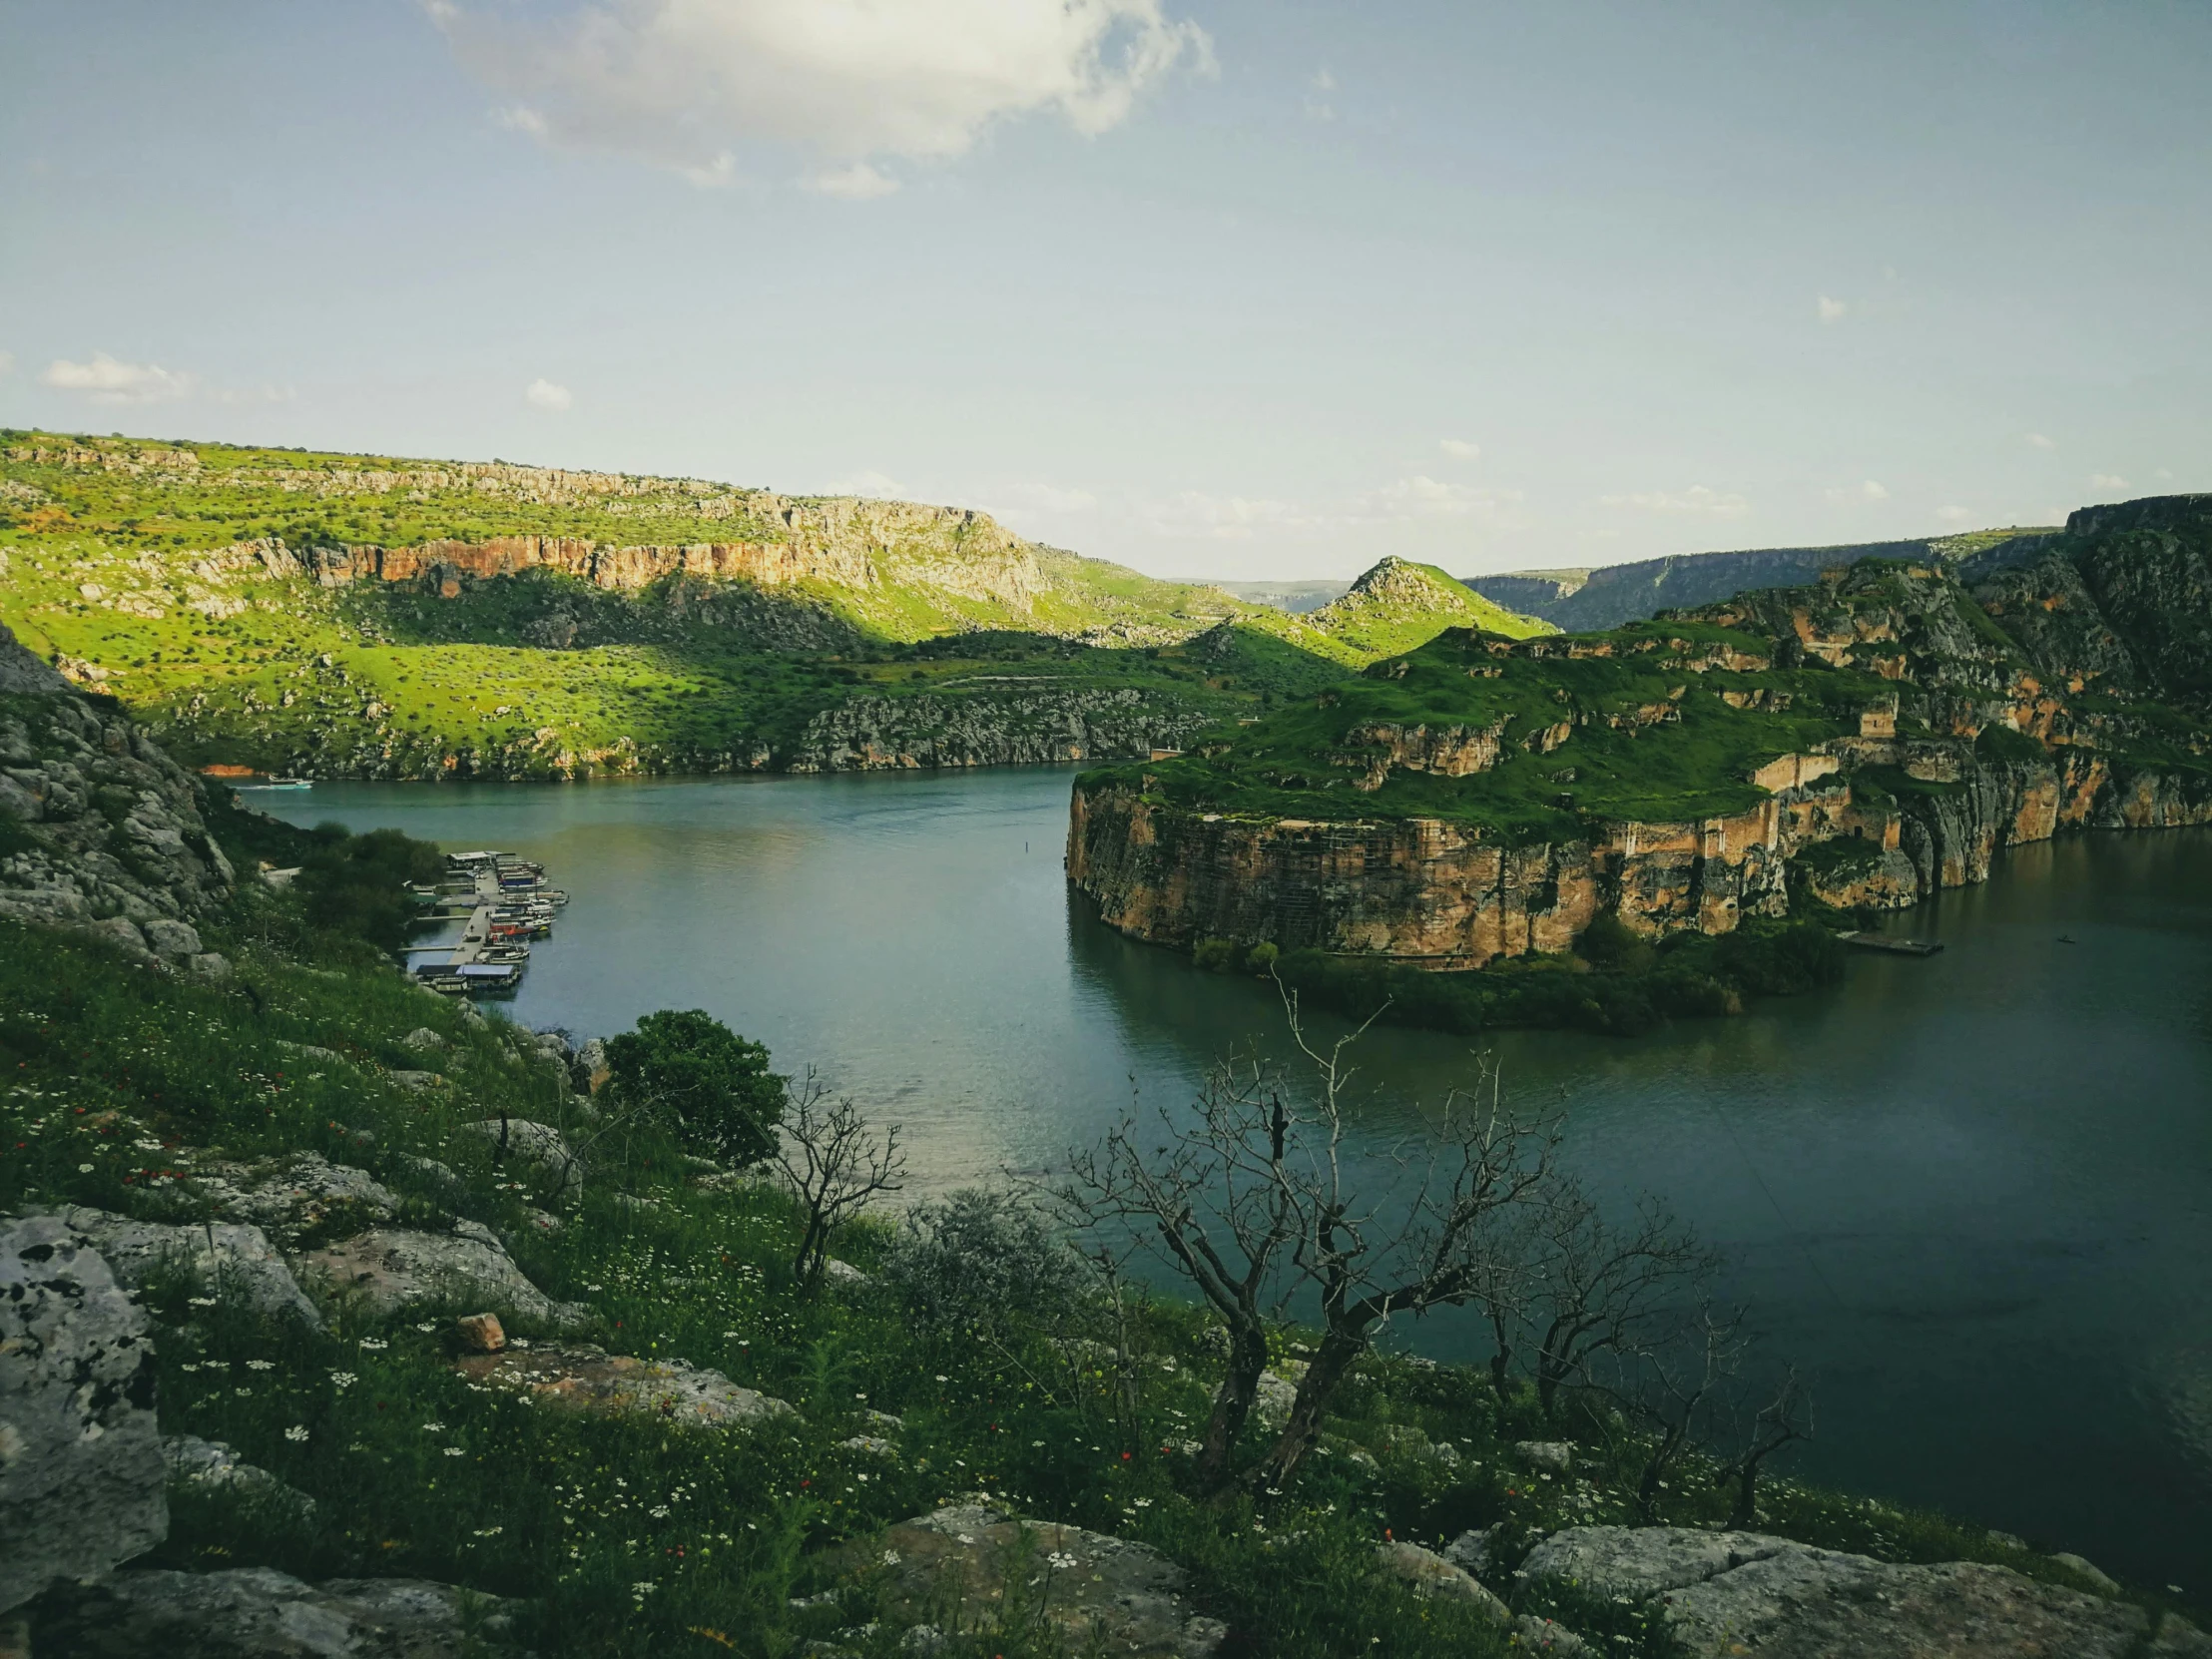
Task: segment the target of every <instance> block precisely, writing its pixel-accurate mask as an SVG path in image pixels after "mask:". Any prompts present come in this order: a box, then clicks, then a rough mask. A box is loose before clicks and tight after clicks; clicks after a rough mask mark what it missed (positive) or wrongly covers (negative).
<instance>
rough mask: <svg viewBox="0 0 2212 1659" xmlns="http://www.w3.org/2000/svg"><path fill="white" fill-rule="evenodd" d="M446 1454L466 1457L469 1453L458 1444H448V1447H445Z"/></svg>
mask: <svg viewBox="0 0 2212 1659" xmlns="http://www.w3.org/2000/svg"><path fill="white" fill-rule="evenodd" d="M445 1454H446V1456H448V1457H466V1456H467V1455H468V1453H467V1452H465V1451H463V1450H462V1449H461V1448H460V1447H459V1446H457V1445H449V1446H447V1447H446V1448H445Z"/></svg>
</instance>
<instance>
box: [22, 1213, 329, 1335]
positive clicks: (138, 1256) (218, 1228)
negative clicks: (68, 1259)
mask: <svg viewBox="0 0 2212 1659" xmlns="http://www.w3.org/2000/svg"><path fill="white" fill-rule="evenodd" d="M60 1214H61V1216H62V1218H63V1219H64V1220H65V1221H66V1222H67V1223H68V1225H69V1226H70V1228H71V1229H72V1230H74V1231H75V1232H77V1233H79V1234H82V1235H83V1236H84V1237H86V1238H88V1239H90V1240H91V1241H92V1243H93V1244H94V1245H95V1247H96V1248H98V1250H99V1251H100V1253H101V1254H102V1255H103V1256H104V1257H106V1258H107V1261H108V1265H109V1266H110V1267H111V1268H112V1269H114V1271H115V1276H116V1278H117V1279H118V1280H120V1281H121V1282H122V1283H123V1284H124V1285H126V1286H128V1287H129V1288H130V1289H132V1290H134V1291H136V1290H140V1289H143V1288H144V1287H145V1286H146V1285H147V1284H148V1283H150V1282H151V1281H153V1280H154V1279H156V1278H157V1277H158V1276H160V1275H161V1274H163V1273H168V1272H183V1273H188V1274H190V1275H192V1276H193V1277H194V1278H195V1279H197V1280H198V1281H199V1282H200V1284H201V1285H202V1287H203V1288H205V1289H206V1290H207V1291H208V1292H209V1294H211V1295H213V1296H216V1297H219V1298H228V1299H232V1300H235V1301H236V1302H238V1303H239V1305H240V1306H242V1307H245V1308H247V1309H250V1310H251V1311H253V1312H254V1313H256V1314H260V1315H262V1316H264V1317H270V1318H280V1319H291V1320H296V1321H298V1322H299V1323H300V1324H301V1325H304V1326H310V1327H313V1328H316V1329H320V1327H321V1325H322V1316H321V1315H320V1314H319V1313H317V1312H316V1311H315V1306H314V1304H313V1303H311V1302H309V1301H308V1300H307V1299H306V1297H305V1296H304V1295H302V1294H301V1292H300V1289H299V1286H298V1283H297V1282H296V1281H295V1280H294V1279H293V1278H292V1276H291V1270H290V1269H289V1268H288V1267H286V1266H285V1263H284V1258H283V1257H282V1256H281V1255H279V1254H278V1253H277V1248H276V1246H274V1245H273V1244H271V1243H270V1241H269V1236H268V1235H267V1234H266V1233H264V1232H263V1231H262V1230H261V1229H260V1228H259V1227H254V1226H250V1225H244V1224H240V1223H235V1222H192V1223H186V1224H179V1225H173V1224H170V1223H166V1222H156V1221H134V1220H132V1219H131V1218H130V1217H129V1216H119V1215H114V1214H111V1213H110V1212H108V1211H105V1210H94V1209H90V1208H87V1207H85V1206H83V1205H72V1206H70V1207H69V1208H67V1209H65V1210H63V1211H62V1212H60Z"/></svg>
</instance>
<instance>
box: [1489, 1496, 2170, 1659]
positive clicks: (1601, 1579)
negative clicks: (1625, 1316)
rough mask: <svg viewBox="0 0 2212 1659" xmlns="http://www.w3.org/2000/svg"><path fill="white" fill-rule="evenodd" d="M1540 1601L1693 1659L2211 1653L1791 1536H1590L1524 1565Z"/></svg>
mask: <svg viewBox="0 0 2212 1659" xmlns="http://www.w3.org/2000/svg"><path fill="white" fill-rule="evenodd" d="M1520 1577H1521V1580H1522V1582H1523V1584H1524V1586H1525V1588H1526V1590H1527V1591H1528V1592H1532V1593H1533V1594H1534V1595H1536V1596H1539V1597H1541V1596H1562V1595H1563V1596H1566V1597H1568V1598H1570V1599H1572V1598H1576V1597H1580V1598H1596V1599H1613V1600H1620V1601H1626V1602H1629V1603H1634V1604H1642V1605H1646V1606H1650V1607H1653V1608H1655V1609H1656V1610H1657V1611H1658V1613H1659V1617H1660V1621H1661V1623H1662V1625H1663V1627H1664V1629H1665V1630H1666V1632H1667V1636H1668V1638H1669V1640H1670V1641H1671V1642H1672V1644H1673V1649H1672V1650H1673V1651H1675V1652H1678V1653H1680V1654H1682V1655H1683V1656H1684V1659H1731V1656H1735V1655H1740V1654H1743V1653H1747V1652H1757V1653H1760V1654H1768V1655H1773V1656H1775V1659H1816V1656H1817V1659H1937V1656H1940V1659H2020V1656H2022V1655H2049V1656H2050V1659H2059V1656H2060V1655H2064V1656H2065V1659H2121V1656H2122V1655H2136V1654H2145V1653H2158V1654H2171V1655H2175V1656H2179V1655H2182V1654H2191V1653H2212V1642H2207V1641H2206V1640H2205V1638H2204V1637H2203V1636H2202V1635H2201V1634H2200V1633H2199V1632H2197V1631H2196V1630H2195V1629H2194V1628H2193V1627H2191V1626H2189V1625H2187V1624H2186V1623H2184V1622H2182V1621H2180V1620H2176V1619H2172V1618H2169V1619H2167V1620H2165V1621H2164V1623H2163V1624H2162V1625H2160V1624H2158V1623H2157V1621H2155V1620H2154V1618H2153V1617H2152V1615H2150V1614H2147V1613H2145V1612H2144V1611H2143V1609H2141V1608H2140V1607H2136V1606H2134V1605H2132V1604H2130V1603H2127V1602H2122V1601H2106V1600H2102V1599H2100V1598H2098V1597H2096V1596H2089V1595H2082V1594H2080V1593H2079V1592H2077V1591H2073V1590H2067V1589H2061V1588H2058V1587H2057V1586H2054V1585H2049V1584H2043V1583H2038V1582H2037V1581H2035V1580H2034V1579H2030V1578H2026V1577H2023V1576H2022V1575H2020V1574H2019V1573H2016V1572H2013V1571H2011V1570H2010V1569H2008V1568H2005V1567H1995V1566H1985V1565H1982V1564H1980V1563H1977V1562H1966V1561H1949V1562H1941V1563H1937V1564H1934V1565H1901V1564H1898V1563H1894V1562H1885V1561H1877V1560H1874V1559H1873V1558H1871V1557H1869V1556H1864V1555H1850V1554H1845V1553H1842V1552H1839V1551H1835V1550H1826V1549H1816V1548H1814V1547H1813V1546H1812V1545H1810V1544H1800V1543H1794V1542H1791V1541H1790V1540H1788V1539H1785V1538H1771V1537H1764V1536H1761V1535H1759V1534H1756V1533H1748V1532H1705V1531H1699V1530H1695V1529H1692V1528H1688V1527H1622V1526H1585V1527H1575V1528H1572V1529H1570V1530H1568V1531H1565V1532H1558V1533H1554V1534H1553V1535H1552V1536H1550V1537H1549V1538H1546V1539H1544V1540H1543V1541H1542V1542H1541V1543H1539V1544H1538V1545H1537V1546H1536V1547H1535V1549H1534V1550H1532V1551H1531V1552H1530V1553H1529V1555H1528V1558H1527V1559H1526V1560H1525V1561H1524V1562H1523V1563H1522V1564H1521V1569H1520Z"/></svg>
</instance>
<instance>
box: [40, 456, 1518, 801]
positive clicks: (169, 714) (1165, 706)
mask: <svg viewBox="0 0 2212 1659" xmlns="http://www.w3.org/2000/svg"><path fill="white" fill-rule="evenodd" d="M1416 590H1417V591H1416ZM1424 596H1425V600H1426V601H1428V602H1432V603H1434V604H1436V605H1437V606H1438V607H1439V609H1438V612H1437V615H1436V616H1435V617H1434V619H1433V621H1432V622H1430V623H1429V624H1428V625H1427V626H1428V631H1429V632H1434V631H1435V629H1436V628H1440V627H1442V626H1444V625H1446V623H1448V622H1452V621H1458V620H1464V619H1466V618H1467V617H1468V616H1470V615H1472V614H1473V611H1472V610H1471V609H1470V606H1471V607H1480V606H1482V605H1483V604H1484V603H1485V602H1481V601H1478V600H1474V599H1473V597H1472V596H1471V595H1467V594H1466V593H1465V591H1464V590H1463V589H1458V588H1457V585H1456V584H1451V583H1449V581H1448V578H1438V579H1436V581H1435V582H1433V583H1431V584H1426V585H1424V584H1422V583H1413V584H1410V586H1408V588H1407V591H1406V592H1405V593H1403V594H1401V595H1399V596H1397V597H1396V598H1395V599H1392V600H1388V601H1383V600H1380V599H1379V600H1378V601H1377V602H1376V603H1375V604H1373V605H1371V606H1369V607H1368V609H1366V610H1363V611H1361V612H1359V613H1358V614H1357V615H1348V616H1347V618H1346V619H1345V622H1346V624H1347V626H1348V627H1349V628H1350V629H1351V630H1352V632H1354V633H1355V634H1358V635H1359V636H1360V639H1361V640H1362V641H1363V642H1365V641H1366V640H1367V636H1368V634H1370V633H1378V630H1380V633H1379V634H1378V637H1379V638H1380V637H1382V636H1384V635H1386V636H1387V638H1388V639H1389V640H1391V641H1394V640H1396V639H1399V638H1403V637H1407V636H1408V632H1409V631H1411V630H1416V629H1417V627H1418V623H1417V622H1416V620H1415V612H1416V610H1417V608H1418V606H1419V604H1420V603H1422V602H1423V599H1424ZM1385 618H1387V626H1383V619H1385ZM0 619H4V620H6V621H7V622H9V623H12V624H13V625H14V626H15V627H16V629H17V630H18V631H19V633H20V634H21V635H22V637H23V638H24V639H25V641H26V642H27V643H28V644H30V645H31V647H32V648H33V649H35V650H36V651H37V652H38V653H39V654H41V655H42V656H46V657H48V658H50V659H52V660H53V661H55V662H57V663H59V664H60V665H61V667H62V670H63V672H64V673H66V674H68V675H70V676H71V677H72V678H73V679H75V680H76V681H77V682H78V683H80V684H84V685H92V686H98V687H100V688H101V689H103V690H105V691H106V692H108V693H110V694H112V695H114V696H115V697H117V698H118V699H120V700H121V701H122V702H123V703H124V704H125V705H126V706H128V707H129V708H130V709H131V710H132V711H133V712H134V713H136V714H137V715H139V716H140V717H141V718H143V719H145V720H146V721H147V722H148V723H149V724H150V725H151V726H152V728H153V729H154V730H155V732H156V733H157V734H158V735H159V736H160V737H161V738H162V739H163V741H164V742H166V743H168V744H169V745H170V746H171V747H173V748H174V749H175V750H176V751H177V752H178V753H179V754H180V755H181V756H184V757H185V758H187V759H188V760H190V761H191V762H193V763H194V764H226V765H244V766H249V767H254V768H258V769H261V770H264V771H276V772H295V773H303V774H307V775H310V776H314V777H366V778H451V777H468V778H533V777H578V776H584V775H587V774H590V773H593V772H633V771H683V772H701V771H705V772H717V771H757V770H763V769H769V768H774V769H784V768H794V769H799V770H831V769H841V768H868V767H906V766H947V765H956V766H975V765H993V764H1002V763H1009V762H1023V761H1072V760H1086V759H1089V760H1098V759H1108V758H1115V757H1124V756H1141V755H1145V754H1148V753H1150V752H1151V750H1152V749H1154V748H1156V747H1169V748H1173V747H1177V746H1179V745H1180V744H1181V742H1182V741H1183V740H1184V739H1185V738H1186V737H1187V736H1188V735H1189V733H1190V732H1192V731H1194V730H1196V729H1197V728H1198V727H1199V726H1201V725H1203V724H1205V723H1206V722H1208V721H1210V720H1216V719H1221V718H1226V717H1228V716H1231V715H1236V714H1242V713H1244V712H1246V711H1257V710H1260V709H1264V708H1266V707H1268V706H1269V702H1270V699H1271V698H1273V697H1276V696H1279V695H1293V696H1303V695H1306V694H1307V693H1308V692H1310V691H1311V690H1312V688H1313V687H1314V686H1315V685H1316V684H1319V683H1321V682H1323V681H1326V680H1327V679H1330V678H1333V677H1335V676H1337V675H1340V674H1342V673H1345V672H1347V671H1349V670H1352V669H1356V668H1358V667H1360V666H1361V665H1363V664H1364V663H1366V662H1368V661H1370V660H1372V658H1373V656H1374V654H1375V651H1376V650H1377V649H1383V645H1380V644H1375V645H1372V648H1371V645H1370V644H1367V643H1345V642H1343V641H1340V640H1338V639H1337V638H1336V637H1335V636H1334V635H1333V634H1332V633H1331V632H1330V631H1329V629H1328V628H1327V627H1326V626H1322V627H1317V626H1311V625H1308V624H1306V623H1298V624H1295V625H1290V626H1285V624H1286V623H1288V622H1289V619H1287V618H1284V617H1283V615H1282V613H1280V612H1277V611H1273V610H1270V609H1268V608H1266V607H1261V606H1253V605H1248V604H1244V603H1243V602H1240V601H1238V600H1236V599H1233V598H1231V597H1230V596H1228V595H1226V594H1224V593H1221V592H1220V591H1219V590H1216V589H1212V588H1207V587H1203V586H1198V585H1195V584H1188V583H1172V582H1160V581H1155V580H1154V579H1152V578H1150V577H1147V576H1143V575H1141V574H1139V573H1138V572H1135V571H1132V570H1128V569H1126V568H1124V567H1122V566H1119V565H1113V564H1109V563H1106V562H1105V561H1102V560H1096V559H1086V558H1081V557H1079V556H1077V555H1075V554H1072V553H1066V552H1063V551H1060V550H1057V549H1052V548H1046V547H1040V546H1037V545H1035V544H1032V543H1029V542H1026V541H1023V540H1022V539H1021V538H1019V537H1017V536H1014V535H1012V534H1011V533H1009V532H1008V531H1006V530H1005V529H1004V528H1003V527H1002V526H1000V525H998V524H997V523H996V522H995V521H993V520H992V519H990V518H989V517H988V516H987V515H984V514H981V513H975V512H970V511H965V510H962V509H956V508H944V507H931V506H919V505H914V504H911V503H903V502H883V501H863V500H853V499H847V498H827V499H821V498H797V497H787V496H780V495H775V494H772V493H769V492H766V491H759V490H745V489H737V488H733V487H731V486H727V485H721V484H714V483H709V482H706V481H703V480H699V479H674V478H651V477H639V476H634V475H628V474H615V473H586V472H570V471H561V470H557V469H550V468H535V467H522V466H515V465H511V464H508V463H505V462H488V463H444V462H421V461H402V460H392V459H388V458H383V457H360V456H344V455H329V454H306V453H298V452H293V451H286V450H268V449H239V448H231V447H227V446H223V445H217V444H186V443H149V442H144V441H137V440H129V439H108V438H74V437H62V436H56V435H53V434H45V433H8V434H0ZM1496 620H1498V621H1499V624H1500V625H1501V626H1507V627H1510V626H1512V625H1513V620H1512V619H1509V618H1502V617H1501V618H1498V619H1496ZM1246 622H1249V623H1251V624H1252V627H1251V628H1249V629H1245V628H1242V627H1232V628H1231V629H1230V631H1229V633H1227V634H1221V633H1220V632H1219V628H1220V626H1221V625H1223V624H1241V623H1246ZM1393 630H1394V631H1393ZM1201 638H1203V639H1204V642H1205V643H1204V646H1203V648H1202V649H1200V648H1198V647H1197V646H1196V645H1195V643H1194V642H1197V641H1198V640H1200V639H1201Z"/></svg>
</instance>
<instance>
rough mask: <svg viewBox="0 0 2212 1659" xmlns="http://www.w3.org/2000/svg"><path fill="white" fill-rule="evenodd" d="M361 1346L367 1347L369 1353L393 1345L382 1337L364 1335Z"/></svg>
mask: <svg viewBox="0 0 2212 1659" xmlns="http://www.w3.org/2000/svg"><path fill="white" fill-rule="evenodd" d="M361 1347H363V1348H365V1349H367V1350H368V1351H369V1353H371V1354H374V1353H376V1352H378V1351H379V1350H382V1349H387V1348H389V1347H391V1344H389V1343H387V1342H385V1341H384V1340H383V1339H382V1338H381V1337H363V1338H362V1339H361Z"/></svg>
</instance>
